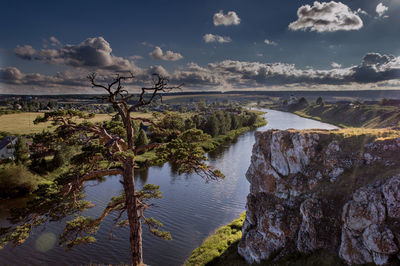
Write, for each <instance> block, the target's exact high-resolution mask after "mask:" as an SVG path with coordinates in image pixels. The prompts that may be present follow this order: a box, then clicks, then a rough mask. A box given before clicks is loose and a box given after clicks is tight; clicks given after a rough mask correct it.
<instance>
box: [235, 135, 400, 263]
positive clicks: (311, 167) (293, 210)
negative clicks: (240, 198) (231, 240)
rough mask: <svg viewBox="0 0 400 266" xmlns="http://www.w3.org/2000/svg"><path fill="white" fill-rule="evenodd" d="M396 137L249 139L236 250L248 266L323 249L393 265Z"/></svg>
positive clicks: (398, 219) (398, 205)
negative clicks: (243, 209) (245, 190)
mask: <svg viewBox="0 0 400 266" xmlns="http://www.w3.org/2000/svg"><path fill="white" fill-rule="evenodd" d="M399 169H400V138H391V139H386V140H374V139H373V138H368V137H365V136H364V135H361V136H354V137H352V136H350V137H344V136H343V135H340V134H335V133H330V132H328V131H320V130H318V131H312V130H310V131H274V130H271V131H267V132H258V133H256V143H255V145H254V147H253V155H252V159H251V165H250V167H249V169H248V171H247V174H246V177H247V179H248V180H249V182H250V184H251V186H250V194H249V195H248V197H247V207H246V208H247V214H246V220H245V222H244V225H243V237H242V239H241V241H240V243H239V247H238V251H239V254H241V255H242V256H243V257H244V258H245V259H246V260H247V261H248V262H250V263H253V262H260V261H261V260H265V259H278V258H280V257H282V256H284V255H286V254H290V253H293V252H300V253H304V254H311V253H313V252H315V251H319V250H328V251H331V252H333V253H335V254H338V255H339V257H340V258H342V259H343V260H344V261H346V262H347V263H348V264H362V263H369V262H373V263H375V264H380V265H381V264H385V263H389V262H395V261H396V262H397V263H400V175H398V174H397V173H400V171H399Z"/></svg>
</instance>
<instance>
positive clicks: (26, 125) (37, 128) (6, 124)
mask: <svg viewBox="0 0 400 266" xmlns="http://www.w3.org/2000/svg"><path fill="white" fill-rule="evenodd" d="M43 114H44V113H33V112H31V113H18V114H8V115H0V131H4V132H8V133H10V134H32V133H39V132H42V131H43V130H50V131H52V130H54V127H53V126H52V125H51V123H50V122H46V123H40V124H38V125H35V124H33V120H35V118H36V117H37V116H43ZM192 115H193V113H191V112H187V113H184V114H182V116H183V117H184V118H188V117H191V116H192ZM131 116H132V117H133V118H135V117H140V118H146V119H151V118H152V113H142V112H133V113H132V114H131ZM111 118H112V115H110V114H96V115H95V116H94V117H93V118H91V119H89V121H90V122H93V123H96V122H102V121H105V120H110V119H111ZM81 121H82V120H80V121H79V122H81Z"/></svg>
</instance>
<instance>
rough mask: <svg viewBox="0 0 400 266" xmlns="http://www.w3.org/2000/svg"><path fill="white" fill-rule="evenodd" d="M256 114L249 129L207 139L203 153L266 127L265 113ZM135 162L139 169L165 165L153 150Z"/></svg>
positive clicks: (258, 112)
mask: <svg viewBox="0 0 400 266" xmlns="http://www.w3.org/2000/svg"><path fill="white" fill-rule="evenodd" d="M253 112H256V113H257V115H258V116H257V121H256V123H255V124H254V125H253V126H251V127H241V128H238V129H234V130H230V131H228V132H227V133H226V134H223V135H219V136H216V137H214V138H211V139H209V140H208V141H206V142H204V143H202V145H201V146H202V148H203V150H204V153H206V152H210V151H213V150H215V149H217V148H218V147H220V146H221V145H223V144H229V143H231V142H232V141H233V140H235V139H236V138H237V137H239V136H240V135H242V134H244V133H246V132H248V131H250V130H254V129H256V128H259V127H262V126H265V125H267V123H268V122H267V120H266V119H265V118H264V117H263V116H262V114H264V113H265V112H262V111H253ZM135 162H136V163H137V166H138V167H139V168H141V167H149V166H154V165H160V164H163V163H165V162H166V161H160V159H159V158H158V156H157V154H156V151H155V150H150V151H147V152H145V153H143V154H140V155H137V156H136V157H135Z"/></svg>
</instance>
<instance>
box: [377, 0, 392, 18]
mask: <svg viewBox="0 0 400 266" xmlns="http://www.w3.org/2000/svg"><path fill="white" fill-rule="evenodd" d="M388 10H389V8H388V7H387V6H385V5H384V4H382V3H379V4H378V5H377V6H376V13H378V16H379V17H382V16H383V15H384V14H385V13H386V11H388ZM385 17H386V16H385Z"/></svg>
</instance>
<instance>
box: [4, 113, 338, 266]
mask: <svg viewBox="0 0 400 266" xmlns="http://www.w3.org/2000/svg"><path fill="white" fill-rule="evenodd" d="M265 111H267V114H265V116H266V119H267V121H268V124H267V125H266V126H263V127H261V128H258V129H257V131H265V130H268V129H272V128H274V129H288V128H294V129H311V128H320V129H334V128H336V127H335V126H332V125H329V124H326V123H321V122H318V121H315V120H311V119H306V118H302V117H299V116H297V115H294V114H291V113H285V112H280V111H274V110H265ZM253 144H254V131H250V132H247V133H245V134H243V135H241V136H239V137H238V138H237V139H236V141H234V142H233V143H231V144H230V145H226V146H224V147H220V148H219V149H217V150H216V151H213V152H211V153H209V155H208V156H209V158H210V164H212V165H214V166H215V167H216V168H218V169H220V170H221V171H222V172H223V173H224V174H225V176H226V177H225V179H223V180H220V181H209V182H206V181H205V180H203V179H201V178H200V177H198V176H196V175H178V174H177V173H176V172H175V171H174V169H172V168H171V166H170V165H169V164H168V163H167V164H164V165H163V166H161V167H157V166H152V167H150V168H149V169H147V170H143V171H140V172H137V174H136V182H137V184H138V185H139V186H140V187H141V186H143V185H144V184H146V183H152V184H156V185H159V186H160V190H161V191H162V193H163V198H162V199H160V200H158V201H157V202H156V204H157V207H154V208H152V209H150V210H148V211H147V216H148V217H151V216H153V217H155V218H156V219H158V220H160V221H161V222H163V223H164V228H163V229H164V230H167V231H169V232H170V233H171V234H172V237H173V240H171V241H166V240H161V239H158V238H156V237H155V236H153V235H151V234H150V233H149V232H148V230H147V228H146V227H143V254H144V262H145V263H147V264H148V265H182V264H183V263H184V261H185V260H186V259H187V258H188V256H189V255H190V254H191V251H192V250H193V249H194V248H196V247H197V246H199V245H200V244H201V243H202V241H203V240H204V239H205V238H206V237H207V236H209V235H210V234H212V233H213V232H214V231H215V230H216V229H217V228H218V227H220V226H222V225H224V224H227V223H229V222H230V221H231V220H233V219H234V218H237V217H238V216H239V214H240V213H242V212H243V211H244V210H245V205H246V197H247V194H248V192H249V183H248V181H247V180H246V178H245V173H246V170H247V168H248V166H249V164H250V157H251V150H252V146H253ZM119 180H120V178H119V177H118V176H112V177H109V178H107V179H106V181H104V182H101V183H98V182H97V181H91V182H88V184H87V185H86V187H85V193H86V194H87V199H88V200H90V201H91V202H93V203H94V204H95V207H94V208H91V209H90V210H89V211H88V212H87V215H91V216H93V217H95V216H98V215H99V214H100V213H101V212H102V210H103V209H104V207H105V206H106V205H107V203H108V201H109V200H110V198H111V197H112V196H115V195H117V194H119V193H120V192H121V189H122V185H121V184H120V183H119ZM114 218H115V216H112V215H109V217H107V218H106V219H105V220H104V221H103V223H102V225H101V227H100V229H99V232H98V233H97V242H95V243H93V244H90V245H83V246H78V247H75V248H74V249H72V250H71V251H68V252H66V251H64V248H62V247H59V246H58V245H57V243H58V239H57V235H59V234H60V232H61V231H62V229H63V227H64V225H65V221H62V222H53V223H49V224H47V225H46V226H45V227H44V226H43V227H41V228H38V229H36V230H35V231H34V234H33V235H32V236H31V237H30V238H29V239H28V240H27V241H26V242H25V243H24V244H23V245H21V246H19V247H16V248H13V247H11V246H10V245H9V246H7V247H5V248H4V249H3V250H1V251H0V265H82V264H89V263H101V264H121V263H128V262H129V246H128V245H129V238H128V229H127V228H117V229H114V232H113V238H112V239H110V229H111V225H112V223H113V219H114ZM0 220H1V218H0Z"/></svg>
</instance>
